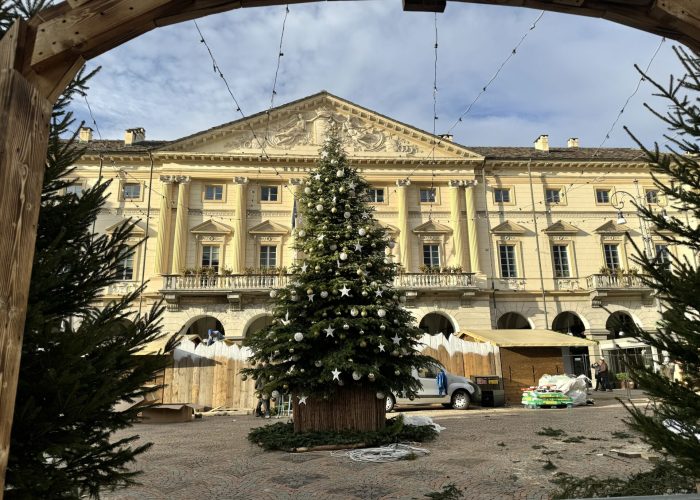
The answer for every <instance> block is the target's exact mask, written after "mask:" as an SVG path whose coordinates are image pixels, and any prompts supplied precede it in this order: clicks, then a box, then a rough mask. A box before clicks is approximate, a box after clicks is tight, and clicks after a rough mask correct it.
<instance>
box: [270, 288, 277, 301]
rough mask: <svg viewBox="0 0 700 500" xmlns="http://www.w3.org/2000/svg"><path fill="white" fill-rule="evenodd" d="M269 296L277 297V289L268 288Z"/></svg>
mask: <svg viewBox="0 0 700 500" xmlns="http://www.w3.org/2000/svg"><path fill="white" fill-rule="evenodd" d="M270 297H271V298H273V299H274V298H275V297H277V290H270Z"/></svg>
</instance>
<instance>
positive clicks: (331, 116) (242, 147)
mask: <svg viewBox="0 0 700 500" xmlns="http://www.w3.org/2000/svg"><path fill="white" fill-rule="evenodd" d="M331 124H334V125H335V126H337V128H338V129H339V130H340V134H341V137H342V138H343V142H344V147H345V151H346V153H347V155H348V157H350V158H353V157H355V158H370V159H371V158H378V159H379V158H382V159H386V158H397V159H400V158H424V157H427V156H430V157H431V159H432V158H433V157H434V159H436V160H450V159H453V160H462V161H464V160H468V159H473V160H475V161H478V160H481V159H483V156H481V155H479V154H477V153H474V152H472V151H470V150H468V149H466V148H465V147H463V146H461V145H459V144H456V143H453V142H451V141H449V140H447V139H440V138H439V137H437V136H434V135H432V134H430V133H429V132H426V131H423V130H420V129H417V128H415V127H412V126H410V125H407V124H404V123H401V122H399V121H396V120H393V119H391V118H388V117H386V116H384V115H381V114H379V113H377V112H374V111H372V110H369V109H366V108H363V107H361V106H358V105H357V104H354V103H352V102H350V101H347V100H345V99H342V98H340V97H336V96H334V95H332V94H329V93H328V92H325V91H324V92H320V93H318V94H315V95H312V96H309V97H305V98H303V99H299V100H298V101H294V102H291V103H288V104H285V105H282V106H279V107H276V108H273V109H272V110H270V111H269V113H268V112H267V111H265V112H262V113H258V114H256V115H252V116H249V117H247V118H243V119H241V120H237V121H234V122H230V123H226V124H224V125H220V126H218V127H214V128H211V129H209V130H205V131H203V132H198V133H196V134H193V135H191V136H188V137H184V138H182V139H179V140H177V141H175V142H172V143H170V144H168V145H167V146H164V147H163V149H162V150H163V151H173V152H189V153H210V154H211V153H214V154H216V153H219V154H229V155H230V154H242V155H247V154H250V155H255V156H256V157H259V156H260V155H261V154H262V153H263V152H264V154H265V155H266V156H269V157H274V156H287V157H289V156H290V155H294V156H296V155H300V156H316V155H317V154H318V150H319V148H320V146H321V145H322V144H323V141H324V139H325V138H326V136H327V133H328V130H329V127H330V125H331Z"/></svg>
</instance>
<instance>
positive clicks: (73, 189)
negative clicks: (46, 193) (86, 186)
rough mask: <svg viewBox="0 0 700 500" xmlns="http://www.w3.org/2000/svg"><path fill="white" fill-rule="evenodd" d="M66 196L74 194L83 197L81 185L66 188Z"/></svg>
mask: <svg viewBox="0 0 700 500" xmlns="http://www.w3.org/2000/svg"><path fill="white" fill-rule="evenodd" d="M66 194H74V195H75V196H77V197H78V198H80V197H81V196H82V195H83V186H82V184H71V185H70V186H66Z"/></svg>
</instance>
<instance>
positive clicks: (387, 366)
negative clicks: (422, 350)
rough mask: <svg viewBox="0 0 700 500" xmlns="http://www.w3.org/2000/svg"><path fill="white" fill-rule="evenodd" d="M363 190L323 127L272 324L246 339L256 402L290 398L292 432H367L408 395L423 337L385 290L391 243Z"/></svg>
mask: <svg viewBox="0 0 700 500" xmlns="http://www.w3.org/2000/svg"><path fill="white" fill-rule="evenodd" d="M367 196H368V185H367V183H366V182H365V180H364V179H362V177H360V175H358V173H357V170H356V169H355V168H353V167H352V166H350V165H349V164H348V161H347V158H346V157H345V154H344V152H343V149H342V139H341V137H340V134H339V133H338V131H337V130H336V129H334V128H331V130H330V133H329V136H328V138H327V139H326V141H325V143H324V145H323V147H322V148H321V152H320V158H319V161H318V166H317V168H316V169H315V170H313V171H311V172H310V175H309V177H308V179H306V180H305V182H304V186H303V194H302V195H301V196H300V197H299V199H297V200H296V203H297V204H298V207H299V213H300V216H301V221H302V223H301V224H300V225H299V226H298V227H297V228H295V230H294V238H295V244H294V249H295V252H296V259H295V263H294V265H293V266H292V268H291V276H290V280H289V285H288V286H287V287H286V288H283V289H280V290H273V291H271V292H270V296H271V297H273V298H274V299H275V303H276V305H275V308H274V321H273V322H272V324H271V325H270V326H269V327H267V328H264V329H263V330H261V331H259V332H258V333H256V334H254V335H252V336H251V337H249V338H247V339H246V342H245V345H247V346H248V347H250V348H251V350H252V358H251V363H253V365H252V367H251V368H248V369H245V370H243V377H248V376H252V377H254V378H255V379H260V378H261V377H262V381H263V382H264V388H263V389H262V393H263V397H270V396H275V395H276V394H277V392H281V393H287V394H290V395H292V402H293V409H294V430H295V431H296V432H300V431H307V430H342V429H355V430H376V429H379V428H381V427H383V426H384V423H385V415H386V412H385V401H386V397H387V395H388V394H389V393H393V394H399V393H403V394H406V395H409V396H410V395H412V394H414V393H415V391H416V390H417V389H418V381H417V380H416V379H415V378H414V377H413V376H412V375H411V369H412V368H413V367H421V366H424V365H425V364H426V363H427V362H428V361H429V358H428V357H426V356H423V355H421V354H419V353H418V351H417V348H418V344H419V339H420V337H421V336H422V332H420V330H418V329H417V328H416V327H415V326H414V325H413V317H412V316H411V314H410V313H409V312H408V311H406V310H405V309H404V308H403V307H402V302H403V301H404V300H405V299H404V297H403V296H402V295H401V293H399V292H398V291H397V290H395V289H393V287H392V283H393V278H394V276H395V274H396V267H397V266H396V264H395V263H394V262H392V258H391V248H392V247H393V245H394V243H393V241H391V240H390V239H389V238H388V237H387V235H386V232H385V230H384V229H383V228H382V227H381V226H379V224H377V222H376V221H375V220H374V218H373V215H372V212H373V208H372V207H371V206H370V205H369V203H368V201H367V200H368V198H367Z"/></svg>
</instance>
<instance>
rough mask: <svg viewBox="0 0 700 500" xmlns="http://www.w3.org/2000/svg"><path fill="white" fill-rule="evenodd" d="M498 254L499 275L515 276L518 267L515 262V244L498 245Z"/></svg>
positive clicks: (504, 276) (516, 275)
mask: <svg viewBox="0 0 700 500" xmlns="http://www.w3.org/2000/svg"><path fill="white" fill-rule="evenodd" d="M498 255H499V257H500V260H501V277H502V278H517V277H518V267H517V265H516V263H515V246H513V245H498Z"/></svg>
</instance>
